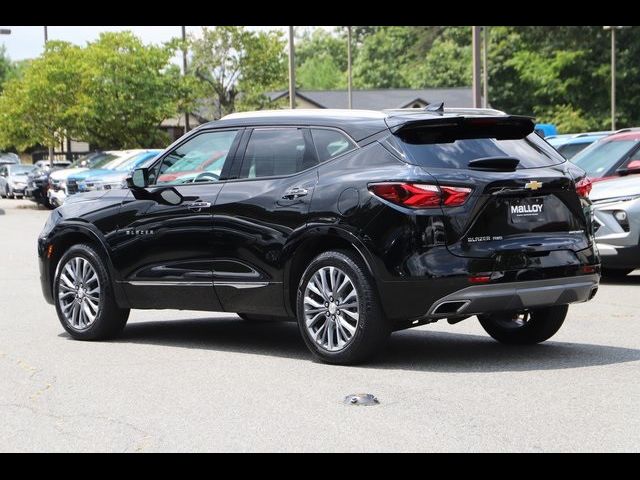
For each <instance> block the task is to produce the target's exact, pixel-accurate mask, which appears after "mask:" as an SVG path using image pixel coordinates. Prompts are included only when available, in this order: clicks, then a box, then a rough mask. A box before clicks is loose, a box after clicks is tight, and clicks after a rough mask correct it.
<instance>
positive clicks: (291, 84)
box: [289, 27, 296, 108]
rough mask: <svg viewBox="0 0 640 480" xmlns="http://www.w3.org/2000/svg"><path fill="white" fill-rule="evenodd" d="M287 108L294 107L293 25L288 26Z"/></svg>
mask: <svg viewBox="0 0 640 480" xmlns="http://www.w3.org/2000/svg"><path fill="white" fill-rule="evenodd" d="M289 108H296V61H295V50H294V45H293V27H289Z"/></svg>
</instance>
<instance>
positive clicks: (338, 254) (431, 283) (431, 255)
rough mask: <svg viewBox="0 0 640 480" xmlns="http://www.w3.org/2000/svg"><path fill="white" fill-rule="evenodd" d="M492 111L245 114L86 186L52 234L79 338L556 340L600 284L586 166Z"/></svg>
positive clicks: (61, 287) (54, 284)
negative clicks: (291, 328) (438, 329)
mask: <svg viewBox="0 0 640 480" xmlns="http://www.w3.org/2000/svg"><path fill="white" fill-rule="evenodd" d="M533 130H534V124H533V122H532V120H531V119H529V118H526V117H517V116H508V115H505V114H503V113H502V112H497V111H494V110H461V109H458V110H456V109H446V110H445V109H443V108H441V106H440V107H439V108H438V107H436V108H429V107H428V108H427V109H426V110H420V109H409V110H397V111H385V112H374V111H358V110H344V111H342V110H308V111H304V110H296V111H287V110H281V111H271V112H270V111H263V112H253V113H242V114H233V115H229V116H227V117H225V118H223V119H222V120H219V121H217V122H213V123H208V124H206V125H203V126H201V127H199V128H198V129H196V130H194V131H192V132H190V133H189V134H187V135H185V136H184V137H183V138H181V139H180V140H178V141H177V142H175V143H174V144H173V145H171V146H170V147H169V148H168V149H167V150H166V151H165V152H164V153H163V154H162V155H160V156H159V157H157V158H156V159H154V161H153V162H152V163H151V164H149V165H147V166H145V168H141V169H138V170H136V171H135V172H133V174H132V175H131V177H130V178H129V179H128V180H127V183H128V185H129V189H128V190H127V189H120V190H111V191H103V192H92V193H87V194H82V195H76V196H74V197H72V198H70V199H69V201H67V202H66V203H65V204H64V206H62V207H60V208H58V209H57V210H55V211H54V212H52V214H51V216H50V218H49V220H48V221H47V223H46V225H45V227H44V230H43V232H42V233H41V235H40V238H39V242H38V253H39V257H40V269H41V279H42V290H43V292H44V296H45V298H46V299H47V300H48V301H49V302H50V303H52V304H54V305H55V307H56V310H57V313H58V317H59V318H60V321H61V322H62V325H63V327H64V328H65V329H66V330H67V332H69V334H70V335H71V336H72V337H74V338H77V339H82V340H97V339H103V338H108V337H111V336H114V335H116V334H117V333H119V332H120V331H121V330H122V329H123V327H124V325H125V323H126V321H127V317H128V315H129V309H131V308H153V309H158V308H172V309H189V310H209V311H225V312H237V313H238V315H240V317H242V318H243V319H245V320H248V321H259V320H263V319H267V318H268V319H272V320H273V319H282V320H292V321H297V322H298V325H299V327H300V332H301V334H302V337H303V338H304V341H305V343H306V344H307V346H308V347H309V349H310V350H311V351H312V352H313V353H314V354H315V355H316V356H317V357H319V358H320V359H322V360H324V361H327V362H331V363H343V364H346V363H355V362H358V361H363V360H365V359H366V358H368V357H369V356H370V355H372V354H373V353H375V352H376V351H378V350H380V349H381V347H382V346H383V345H384V343H385V341H386V340H387V338H388V336H389V334H390V332H392V331H393V330H399V329H403V328H408V327H412V326H416V325H421V324H425V323H430V322H435V321H437V320H441V319H447V320H448V321H449V323H456V322H459V321H461V320H463V319H465V318H468V317H470V316H474V315H477V316H478V318H479V319H480V322H481V324H482V326H483V327H484V328H485V330H486V331H487V332H488V333H489V334H490V335H491V336H492V337H494V338H495V339H497V340H499V341H501V342H505V343H515V344H530V343H536V342H542V341H544V340H546V339H548V338H549V337H551V336H552V335H553V334H555V332H556V331H557V330H558V329H559V328H560V326H561V325H562V323H563V321H564V318H565V316H566V314H567V305H568V304H570V303H574V302H584V301H587V300H589V299H590V298H592V297H593V296H594V294H595V293H596V290H597V288H598V283H599V279H600V265H599V259H598V256H597V251H596V250H595V248H594V243H593V230H592V225H591V205H590V202H589V200H588V198H587V196H588V193H589V189H590V183H589V181H588V180H587V179H585V178H584V172H583V171H582V170H581V169H579V168H578V167H576V166H574V165H573V164H571V163H570V162H567V161H565V159H564V158H563V157H562V156H560V155H559V154H558V153H557V152H556V151H555V150H554V149H553V148H552V147H550V146H549V145H548V144H547V143H546V142H545V141H544V140H542V139H540V138H539V137H538V136H537V135H536V134H534V133H533Z"/></svg>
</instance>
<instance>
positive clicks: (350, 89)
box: [347, 27, 353, 110]
mask: <svg viewBox="0 0 640 480" xmlns="http://www.w3.org/2000/svg"><path fill="white" fill-rule="evenodd" d="M351 82H352V76H351V27H347V92H348V101H347V105H348V108H349V110H351V109H352V108H353V85H352V83H351Z"/></svg>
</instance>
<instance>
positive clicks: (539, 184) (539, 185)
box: [524, 180, 542, 190]
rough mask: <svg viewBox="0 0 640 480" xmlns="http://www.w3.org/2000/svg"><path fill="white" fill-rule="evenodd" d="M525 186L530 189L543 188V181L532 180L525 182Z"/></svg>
mask: <svg viewBox="0 0 640 480" xmlns="http://www.w3.org/2000/svg"><path fill="white" fill-rule="evenodd" d="M524 188H528V189H529V190H538V189H539V188H542V182H538V181H537V180H532V181H530V182H529V183H525V184H524Z"/></svg>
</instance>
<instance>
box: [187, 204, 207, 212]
mask: <svg viewBox="0 0 640 480" xmlns="http://www.w3.org/2000/svg"><path fill="white" fill-rule="evenodd" d="M210 206H211V202H193V203H189V204H187V208H188V209H189V210H193V211H198V212H199V211H200V210H202V209H203V208H209V207H210Z"/></svg>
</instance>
